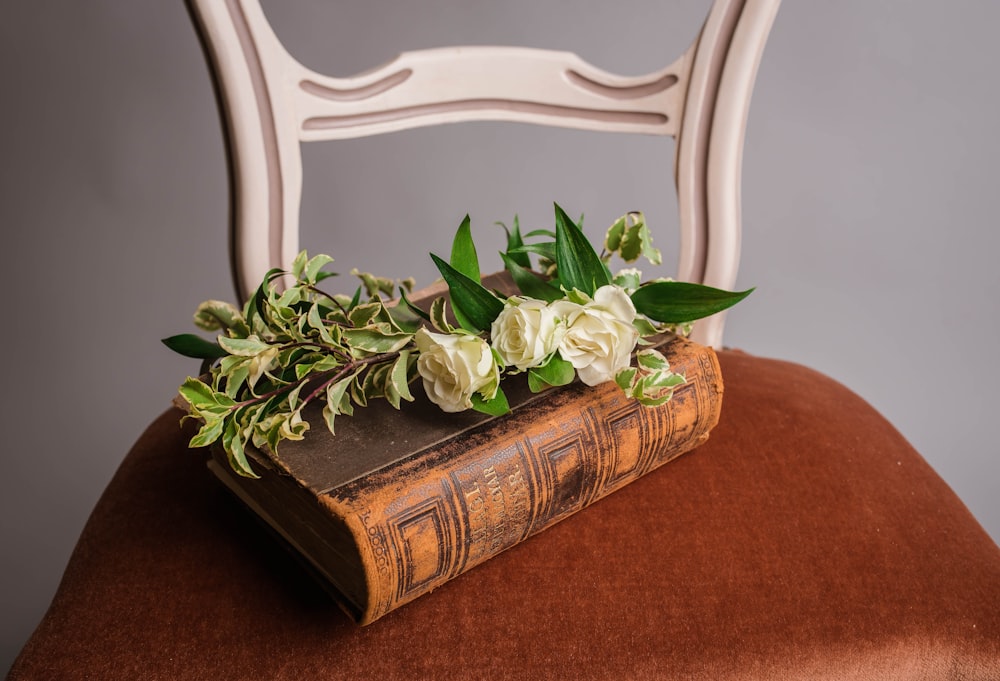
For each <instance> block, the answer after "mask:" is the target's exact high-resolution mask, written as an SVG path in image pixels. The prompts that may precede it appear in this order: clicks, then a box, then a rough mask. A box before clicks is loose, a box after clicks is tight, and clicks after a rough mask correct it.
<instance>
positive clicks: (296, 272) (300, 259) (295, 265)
mask: <svg viewBox="0 0 1000 681" xmlns="http://www.w3.org/2000/svg"><path fill="white" fill-rule="evenodd" d="M308 259H309V256H308V254H307V253H306V252H305V251H299V252H298V254H297V255H296V256H295V260H293V261H292V276H293V277H295V278H296V279H301V278H302V271H303V270H304V269H305V268H306V261H307V260H308Z"/></svg>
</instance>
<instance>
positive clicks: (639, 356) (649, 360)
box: [635, 348, 670, 371]
mask: <svg viewBox="0 0 1000 681" xmlns="http://www.w3.org/2000/svg"><path fill="white" fill-rule="evenodd" d="M635 359H636V362H637V363H638V365H639V366H640V367H642V368H643V369H648V370H650V371H668V370H669V369H670V362H668V361H667V358H666V357H664V356H663V355H662V354H661V353H660V352H658V351H656V350H653V349H652V348H650V349H648V350H640V351H639V352H637V353H636V355H635Z"/></svg>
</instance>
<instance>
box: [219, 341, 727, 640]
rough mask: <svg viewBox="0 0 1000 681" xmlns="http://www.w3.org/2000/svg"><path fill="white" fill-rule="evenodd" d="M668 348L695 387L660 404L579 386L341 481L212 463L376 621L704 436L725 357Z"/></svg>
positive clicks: (352, 604) (358, 615)
mask: <svg viewBox="0 0 1000 681" xmlns="http://www.w3.org/2000/svg"><path fill="white" fill-rule="evenodd" d="M660 349H661V351H662V352H663V353H664V354H665V355H666V356H667V358H668V359H669V361H670V363H671V366H672V367H674V369H675V370H676V371H678V372H683V373H684V374H685V375H686V376H687V379H688V381H687V383H686V384H685V385H684V386H682V387H681V388H679V389H677V391H676V393H675V394H674V397H673V399H672V400H671V401H670V402H668V403H666V404H665V405H663V406H660V407H652V408H651V407H643V406H641V405H639V404H638V403H637V402H636V401H634V400H630V399H628V398H626V397H624V395H623V394H622V391H621V390H620V389H618V388H617V386H615V385H614V384H612V383H608V384H604V385H601V386H597V387H595V388H589V387H587V386H584V385H581V384H579V383H574V384H572V385H570V386H566V387H564V388H559V389H553V390H550V391H548V392H546V393H543V394H542V395H541V396H538V397H536V398H533V399H530V400H529V401H527V403H525V404H522V405H520V406H518V407H516V408H514V410H513V411H512V412H511V413H510V414H508V415H506V416H503V417H498V418H494V419H490V420H487V421H485V422H483V423H479V424H478V425H475V426H473V427H471V428H465V429H463V430H461V431H459V432H457V433H456V432H448V433H446V434H445V436H444V437H442V438H440V439H439V440H438V441H436V442H435V443H434V444H432V445H431V446H428V447H424V448H421V449H419V450H417V451H414V452H412V453H410V454H408V455H407V456H404V457H402V458H399V459H397V460H395V461H391V462H389V463H387V464H386V465H383V466H381V467H379V468H378V469H376V470H372V471H370V472H368V473H365V474H363V475H360V476H358V477H355V478H354V479H352V480H350V481H347V482H344V483H342V484H336V483H334V484H332V485H331V484H330V483H329V482H324V483H322V484H318V485H317V484H314V483H311V482H310V481H309V480H305V479H303V476H304V475H308V476H310V477H317V475H318V474H317V473H316V472H314V471H303V470H297V467H296V463H295V462H296V461H298V460H299V457H296V456H292V457H289V458H288V459H283V462H284V463H286V464H288V465H287V466H286V468H287V470H286V471H284V474H282V473H281V472H278V471H276V470H273V469H272V470H271V471H266V472H265V474H264V476H263V478H262V479H261V480H257V481H247V480H245V479H242V478H238V477H237V476H234V475H233V474H232V472H231V469H229V467H228V466H227V465H226V464H225V461H224V460H222V461H221V462H217V463H221V465H213V466H212V468H213V470H214V471H215V473H216V474H217V475H218V476H219V477H220V478H221V479H222V480H223V481H224V482H225V483H226V484H227V485H229V486H230V487H231V488H232V489H233V490H234V491H235V492H236V493H237V494H238V495H239V496H240V497H242V498H243V499H244V501H246V502H247V504H248V505H249V506H250V507H251V508H252V509H254V510H255V511H256V512H257V513H258V515H259V516H261V517H262V518H263V519H264V520H265V521H267V522H268V523H269V524H270V525H271V526H272V527H273V528H274V529H275V530H277V531H278V532H279V534H281V535H283V536H284V537H285V539H286V540H287V541H288V542H289V543H290V544H291V545H292V546H293V547H294V548H295V549H296V550H297V552H298V553H299V554H301V555H302V556H304V557H305V558H306V559H307V561H308V563H309V564H310V565H311V567H312V568H313V569H314V570H315V571H317V572H319V573H320V576H321V577H323V581H324V582H326V583H328V584H330V585H332V586H333V587H334V588H333V589H332V592H333V593H334V595H335V596H336V597H337V598H338V601H339V602H340V603H341V605H342V607H343V608H344V610H345V611H346V612H347V613H348V614H350V615H351V616H352V617H353V618H354V619H356V620H357V621H358V622H359V623H361V624H368V623H370V622H372V621H374V620H376V619H378V618H379V617H382V616H383V615H385V614H386V613H388V612H390V611H391V610H393V609H394V608H396V607H399V606H400V605H403V604H404V603H407V602H409V601H411V600H413V599H414V598H416V597H418V596H420V595H422V594H425V593H427V592H428V591H431V590H432V589H434V588H436V587H439V586H441V585H442V584H444V583H445V582H447V581H448V580H450V579H453V578H455V577H457V576H458V575H460V574H462V573H463V572H465V571H467V570H469V569H471V568H473V567H475V566H476V565H479V564H481V563H483V562H484V561H486V560H488V559H489V558H491V557H493V556H495V555H497V554H498V553H500V552H502V551H504V550H506V549H508V548H510V547H512V546H514V545H516V544H517V543H519V542H521V541H523V540H524V539H526V538H528V537H530V536H532V535H534V534H537V533H538V532H540V531H542V530H544V529H546V528H548V527H550V526H552V525H553V524H555V523H557V522H559V521H561V520H563V519H565V518H568V517H570V516H571V515H573V514H574V513H576V512H577V511H579V510H581V509H583V508H586V507H587V506H588V505H590V504H591V503H593V502H595V501H597V500H598V499H600V498H602V497H604V496H605V495H607V494H609V493H611V492H614V491H615V490H618V489H620V488H621V487H623V486H625V485H627V484H628V483H630V482H632V481H634V480H636V479H638V478H639V477H641V476H643V475H645V474H646V473H648V472H650V471H651V470H653V469H655V468H657V467H658V466H660V465H662V464H664V463H666V462H668V461H670V460H671V459H673V458H675V457H677V456H678V455H680V454H682V453H684V452H686V451H689V450H690V449H693V448H694V447H696V446H697V445H699V444H701V443H702V442H703V441H704V440H705V439H707V438H708V434H709V431H710V430H711V429H712V427H714V426H715V424H716V423H717V421H718V418H719V412H720V409H721V403H722V379H721V375H720V372H719V366H718V361H717V359H716V357H715V353H714V352H713V351H712V350H711V349H710V348H706V347H704V346H701V345H697V344H694V343H691V342H689V341H685V340H682V339H676V338H674V339H671V340H669V341H667V342H666V343H665V344H664V345H663V346H662V347H661V348H660ZM355 418H357V416H356V417H355ZM440 420H441V421H443V422H445V423H446V422H447V417H445V418H441V419H440ZM526 424H527V425H526ZM366 428H367V429H369V431H370V426H369V427H366ZM338 437H339V435H338ZM334 441H335V440H334ZM304 442H308V438H307V440H306V441H304ZM297 444H304V443H297ZM372 446H377V445H376V443H374V442H373V443H372ZM344 455H348V454H347V453H345V454H344ZM315 458H317V457H313V459H315ZM318 458H322V457H318ZM303 460H304V459H303ZM318 477H322V475H318Z"/></svg>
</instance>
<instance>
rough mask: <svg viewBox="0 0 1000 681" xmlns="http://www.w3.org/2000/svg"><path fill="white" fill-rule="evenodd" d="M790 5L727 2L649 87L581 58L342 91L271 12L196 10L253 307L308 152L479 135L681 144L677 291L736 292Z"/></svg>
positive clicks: (479, 57)
mask: <svg viewBox="0 0 1000 681" xmlns="http://www.w3.org/2000/svg"><path fill="white" fill-rule="evenodd" d="M779 2H780V0H715V2H714V4H713V5H712V8H711V10H710V12H709V14H708V17H707V20H706V21H705V24H704V26H703V27H702V30H701V32H700V34H699V36H698V37H697V38H696V39H695V41H694V43H693V44H692V45H691V47H690V48H689V49H688V50H687V51H686V52H684V53H683V54H681V55H680V57H679V58H678V59H677V60H676V61H674V62H673V63H672V64H670V65H669V66H667V67H666V68H664V69H662V70H659V71H657V72H655V73H651V74H649V75H646V76H640V77H622V76H617V75H613V74H610V73H607V72H605V71H602V70H600V69H597V68H595V67H593V66H591V65H590V64H588V63H586V62H585V61H583V60H582V59H580V58H579V57H578V56H576V55H575V54H572V53H568V52H555V51H550V50H542V49H529V48H519V47H451V48H442V49H431V50H421V51H416V52H407V53H404V54H401V55H399V57H397V58H396V59H395V60H393V61H391V62H390V63H388V64H386V65H384V66H382V67H380V68H378V69H376V70H374V71H370V72H367V73H364V74H361V75H357V76H353V77H349V78H331V77H328V76H324V75H321V74H319V73H315V72H314V71H311V70H310V69H308V68H306V67H305V66H303V65H302V64H300V63H299V62H298V61H296V60H295V59H294V58H293V57H292V56H291V55H290V54H289V53H288V51H286V50H285V48H284V47H283V46H282V44H281V43H280V41H279V40H278V38H277V36H276V35H275V33H274V31H273V30H272V29H271V27H270V25H269V23H268V21H267V18H266V17H265V15H264V13H263V11H262V10H261V7H260V4H259V2H258V0H188V5H189V8H190V9H191V11H192V14H193V15H194V18H195V23H196V24H197V25H198V26H199V29H200V31H201V35H202V39H203V43H204V45H205V49H206V52H207V54H208V58H209V61H210V64H211V67H212V70H213V75H214V78H215V82H216V87H217V90H218V92H217V94H218V97H219V100H220V102H221V104H222V108H223V114H224V121H225V127H226V134H227V144H228V153H229V167H230V180H231V182H230V184H231V221H232V234H231V248H232V252H231V256H232V266H233V274H234V277H235V282H236V287H237V291H238V294H239V295H240V296H241V297H243V298H244V299H245V298H246V297H247V296H248V295H249V293H250V292H251V291H252V288H253V287H254V286H255V285H256V283H258V282H259V281H260V280H261V278H262V277H263V276H264V274H265V272H267V270H269V269H270V268H272V267H282V268H286V269H287V268H288V267H290V265H291V262H292V259H293V258H294V257H295V254H296V253H297V252H298V251H299V245H298V232H299V204H300V197H301V190H302V163H301V150H300V145H301V143H302V142H314V141H323V140H338V139H347V138H353V137H363V136H366V135H375V134H379V133H385V132H393V131H398V130H404V129H407V128H414V127H419V126H426V125H435V124H441V123H453V122H459V121H478V120H499V121H517V122H523V123H535V124H541V125H554V126H562V127H567V128H580V129H586V130H604V131H610V132H625V133H643V134H650V135H673V136H674V137H676V140H677V144H676V157H675V178H676V183H677V191H678V206H679V210H680V233H681V244H680V254H681V255H680V263H679V268H678V273H677V278H678V279H680V280H684V281H695V282H701V283H704V284H708V285H710V286H716V287H719V288H732V287H733V285H734V284H735V280H736V271H737V267H738V264H739V251H740V168H741V157H742V149H743V138H744V129H745V125H746V117H747V110H748V106H749V102H750V95H751V91H752V88H753V82H754V78H755V76H756V71H757V65H758V63H759V61H760V55H761V53H762V51H763V47H764V43H765V41H766V39H767V34H768V32H769V31H770V27H771V23H772V21H773V18H774V15H775V13H776V11H777V8H778V4H779ZM722 325H723V316H722V315H716V316H715V317H713V318H710V319H707V320H704V321H702V322H699V324H698V325H697V326H696V331H695V337H696V339H697V340H699V341H701V342H703V343H708V344H711V345H719V344H721V341H722Z"/></svg>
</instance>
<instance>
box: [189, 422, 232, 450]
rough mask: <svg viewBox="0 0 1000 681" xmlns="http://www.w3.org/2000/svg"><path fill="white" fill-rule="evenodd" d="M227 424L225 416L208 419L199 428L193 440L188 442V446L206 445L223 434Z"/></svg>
mask: <svg viewBox="0 0 1000 681" xmlns="http://www.w3.org/2000/svg"><path fill="white" fill-rule="evenodd" d="M224 425H225V420H224V419H223V418H221V417H220V418H212V419H207V420H206V421H205V423H204V425H202V427H201V428H200V429H199V430H198V432H197V433H196V434H195V436H194V437H193V438H191V441H190V442H188V447H206V446H208V445H210V444H212V443H213V442H215V441H216V440H218V439H219V437H220V436H221V435H222V429H223V426H224Z"/></svg>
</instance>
